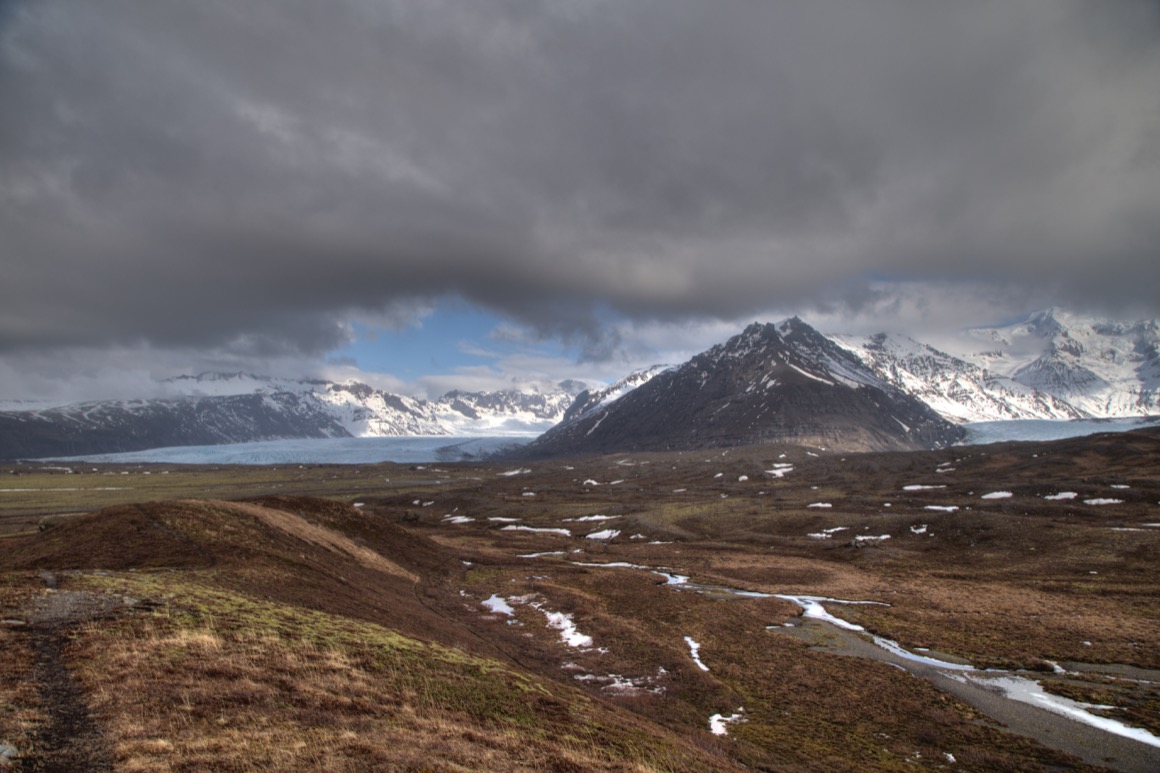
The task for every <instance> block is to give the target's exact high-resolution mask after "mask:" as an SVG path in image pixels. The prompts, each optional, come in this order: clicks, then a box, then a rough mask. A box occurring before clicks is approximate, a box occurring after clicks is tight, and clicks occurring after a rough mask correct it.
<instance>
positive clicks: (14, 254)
mask: <svg viewBox="0 0 1160 773" xmlns="http://www.w3.org/2000/svg"><path fill="white" fill-rule="evenodd" d="M1157 83H1160V12H1158V10H1157V6H1156V4H1155V3H1151V2H1143V0H1141V1H1139V2H1131V1H1128V0H1125V1H1124V2H1119V1H1118V0H1098V1H1097V0H1093V1H1092V2H1074V1H1070V0H1044V1H1043V2H1030V1H1029V2H1019V1H1014V0H998V1H996V2H985V1H983V0H973V2H970V3H927V2H913V1H910V0H898V1H897V2H894V1H889V0H849V1H847V2H838V1H835V0H813V1H812V2H809V3H798V2H769V3H750V2H715V3H706V2H700V1H698V2H681V1H680V0H663V1H662V0H656V2H645V1H644V0H641V1H638V2H632V3H625V2H602V1H601V0H562V1H561V2H551V3H542V4H541V3H536V2H530V0H490V1H484V0H476V1H475V2H469V3H468V2H451V1H450V0H447V1H446V2H439V1H437V0H397V1H396V2H386V1H384V2H374V1H373V0H361V1H360V0H334V1H333V2H328V3H318V2H312V1H308V0H298V1H297V2H295V1H280V2H273V1H270V2H248V3H237V2H234V1H233V0H218V1H216V2H215V1H214V0H199V2H195V3H193V2H187V1H186V0H101V1H99V2H97V1H94V0H83V1H82V0H76V1H75V2H73V1H70V0H38V1H37V2H15V3H8V4H7V5H4V6H0V235H2V241H0V260H2V262H3V267H4V281H3V282H2V283H0V348H7V349H13V348H26V347H52V346H99V345H103V344H107V343H113V342H115V343H119V344H125V345H137V344H148V345H155V346H163V347H164V346H174V347H197V346H205V347H225V348H230V347H233V348H234V349H237V350H247V347H248V348H250V349H252V350H253V351H261V352H272V353H279V352H282V353H285V352H292V351H301V352H315V353H317V352H323V351H326V350H328V349H331V348H333V347H335V346H336V345H338V344H340V343H341V342H342V341H343V340H345V337H346V336H347V335H348V327H347V325H346V321H347V320H349V319H351V317H352V315H364V316H365V317H366V318H374V317H375V315H385V316H384V318H387V317H390V316H391V315H392V314H393V313H394V312H392V308H395V304H396V303H397V302H410V301H413V300H414V299H430V298H435V297H438V296H439V295H442V294H447V293H457V294H460V295H463V296H465V297H467V298H469V299H471V300H473V301H475V302H478V303H482V304H485V305H488V306H490V307H492V308H494V309H498V310H502V311H505V312H507V313H509V314H511V315H512V316H514V317H516V318H518V319H521V320H523V321H525V322H528V323H531V324H533V325H535V326H537V327H539V328H540V329H542V330H544V331H547V332H551V333H554V334H561V335H567V334H576V333H577V331H580V332H581V333H583V332H584V331H586V330H587V331H588V332H589V333H592V330H593V329H594V326H595V322H594V321H593V320H594V315H593V314H592V313H591V310H592V309H593V308H598V307H609V308H612V309H614V310H616V311H618V312H621V313H624V314H626V315H629V316H637V317H642V318H678V317H682V316H692V317H698V316H700V317H705V316H710V317H711V316H718V317H726V318H732V317H736V316H738V315H741V314H744V313H746V312H748V311H750V310H754V311H756V310H760V309H765V308H770V307H772V306H776V305H782V306H785V305H792V304H810V303H819V304H820V303H829V304H833V303H842V302H846V303H850V304H852V305H855V306H857V305H858V304H859V303H868V302H870V299H871V298H872V297H876V296H875V294H876V293H880V292H881V289H880V288H881V287H882V282H883V281H889V280H893V279H902V280H930V281H935V282H943V283H946V282H950V283H952V286H953V283H954V282H955V281H959V280H962V281H967V282H971V283H973V284H972V286H973V287H974V286H977V283H979V282H984V283H985V282H993V283H996V285H1000V286H1005V287H1007V289H1008V291H1010V288H1011V287H1012V286H1028V287H1030V286H1038V287H1040V288H1044V287H1046V288H1049V289H1051V290H1052V291H1053V292H1055V293H1057V295H1056V296H1055V297H1056V298H1058V300H1060V301H1061V302H1069V301H1070V302H1077V301H1080V300H1083V301H1087V302H1090V303H1094V304H1096V305H1099V304H1101V303H1108V302H1110V301H1115V302H1132V301H1135V302H1140V303H1143V304H1146V305H1149V306H1150V308H1151V309H1153V310H1155V308H1156V304H1157V303H1158V301H1157V300H1156V299H1158V298H1160V271H1157V269H1156V266H1157V263H1158V257H1160V256H1158V255H1157V245H1158V244H1160V96H1158V95H1160V91H1158V90H1157V87H1156V84H1157ZM944 286H945V284H944ZM872 287H873V288H876V289H873V290H872V289H871V288H872ZM396 316H397V315H396ZM591 338H592V340H593V341H596V342H597V343H594V344H593V347H595V348H599V346H600V344H599V336H597V335H595V334H594V333H592V336H591Z"/></svg>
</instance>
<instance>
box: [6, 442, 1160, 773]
mask: <svg viewBox="0 0 1160 773" xmlns="http://www.w3.org/2000/svg"><path fill="white" fill-rule="evenodd" d="M0 472H2V473H3V476H2V479H0V535H2V536H0V619H2V621H3V623H2V625H0V648H2V650H3V652H4V657H3V658H2V659H0V744H3V746H2V747H0V755H2V756H0V767H4V766H7V767H10V768H13V769H15V770H29V771H40V770H65V769H89V770H118V771H120V770H125V771H137V770H172V771H184V770H207V769H213V770H223V771H225V770H229V771H250V770H269V769H282V770H326V771H348V770H349V771H354V770H368V769H376V770H431V771H456V770H479V769H485V770H555V771H581V770H618V771H619V770H623V771H646V770H664V771H686V770H692V771H695V770H705V771H710V770H743V769H757V770H778V771H780V770H791V771H792V770H803V771H813V770H817V771H822V770H826V771H831V770H851V771H853V770H883V771H895V770H897V771H904V770H907V771H909V770H977V771H1003V770H1007V771H1024V770H1027V771H1037V770H1042V771H1056V770H1101V769H1108V770H1123V771H1143V770H1155V769H1158V760H1160V748H1158V747H1157V745H1156V744H1155V743H1152V742H1150V741H1149V740H1148V739H1155V738H1156V737H1157V736H1160V574H1158V573H1157V567H1160V432H1157V431H1153V430H1142V431H1137V432H1129V433H1122V434H1109V435H1098V436H1092V437H1088V438H1080V439H1074V440H1066V441H1057V442H1052V443H1008V444H999V445H989V446H967V447H954V448H949V449H945V450H940V451H931V452H908V453H875V454H835V453H829V452H826V451H825V450H824V449H818V448H802V447H780V446H761V447H747V448H734V449H715V450H705V451H698V452H685V453H639V454H638V453H634V454H614V455H607V456H599V457H588V458H575V459H567V460H562V459H556V460H547V461H535V462H513V461H507V462H486V463H485V462H480V463H457V464H431V465H396V464H378V465H358V466H325V465H303V466H298V465H292V466H281V467H185V466H178V465H133V466H109V465H87V464H82V463H77V464H71V465H69V466H67V467H65V466H61V465H40V464H19V465H16V464H10V465H6V466H5V467H3V468H2V469H0ZM852 602H858V603H852ZM868 602H872V603H868ZM813 605H816V608H814V609H813V612H814V614H810V611H811V607H812V606H813ZM818 609H820V610H821V612H818ZM803 611H806V612H807V614H806V615H805V616H803ZM827 617H829V618H836V619H837V620H838V621H839V622H840V624H834V623H833V622H831V621H828V620H827ZM859 629H860V630H859ZM884 643H885V644H884ZM890 646H893V647H894V648H895V649H894V650H890V649H889V647H890ZM898 653H903V655H902V656H900V655H899V654H898ZM940 664H941V665H940ZM956 666H957V667H960V668H962V669H964V670H961V671H956V670H955V667H956ZM967 667H969V668H971V669H973V670H970V671H967V670H965V669H966V668H967ZM987 669H992V670H991V671H987ZM1002 679H1007V680H1008V682H1009V683H1013V682H1015V681H1019V683H1020V684H1027V683H1029V684H1038V689H1040V690H1041V691H1042V692H1043V694H1044V695H1046V696H1049V697H1048V698H1036V699H1032V700H1029V701H1024V702H1019V701H1017V700H1010V699H1008V698H1007V696H1006V694H1005V693H1004V692H1003V689H1001V687H999V686H997V685H1000V684H1003V683H1002V682H1001V681H994V680H1002ZM988 680H992V681H988ZM1057 698H1066V699H1069V700H1071V701H1073V702H1075V704H1077V705H1079V706H1080V707H1081V708H1080V709H1079V710H1081V711H1083V712H1084V713H1085V714H1087V715H1088V716H1091V717H1098V718H1102V719H1106V720H1111V723H1112V726H1114V727H1117V728H1127V730H1123V731H1120V732H1108V731H1106V730H1104V729H1101V728H1099V727H1097V726H1096V725H1094V724H1092V723H1091V722H1088V723H1081V722H1076V721H1074V720H1073V719H1069V718H1068V717H1067V716H1065V715H1064V714H1062V713H1060V712H1059V711H1043V710H1041V706H1042V705H1046V704H1047V703H1049V702H1051V701H1053V700H1056V699H1057ZM1037 704H1039V705H1037ZM1053 705H1055V704H1053ZM1069 705H1071V704H1069ZM1133 734H1134V735H1133Z"/></svg>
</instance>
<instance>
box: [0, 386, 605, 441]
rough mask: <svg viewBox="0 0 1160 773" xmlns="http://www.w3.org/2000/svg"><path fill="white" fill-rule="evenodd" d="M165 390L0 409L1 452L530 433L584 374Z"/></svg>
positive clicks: (557, 413) (550, 417) (558, 413)
mask: <svg viewBox="0 0 1160 773" xmlns="http://www.w3.org/2000/svg"><path fill="white" fill-rule="evenodd" d="M166 387H167V389H168V390H170V391H172V392H174V393H175V396H173V397H166V398H162V399H151V400H118V401H102V402H92V403H81V404H75V405H66V406H58V407H51V408H39V409H35V410H6V411H0V458H8V459H11V458H35V457H43V456H70V455H83V454H92V453H115V452H120V451H137V450H143V449H146V448H158V447H162V446H183V445H213V444H218V443H242V442H250V441H256V440H274V439H284V438H325V437H393V436H413V435H428V436H440V435H442V436H464V435H488V436H496V435H512V436H529V435H535V434H537V433H539V432H542V431H544V430H545V429H547V428H549V427H551V426H552V425H554V424H556V423H557V422H558V421H559V420H560V419H561V418H562V417H563V415H564V412H565V411H566V410H567V408H568V406H569V405H571V404H572V401H573V399H574V397H575V394H576V392H578V391H582V390H583V388H584V385H583V384H579V383H577V382H564V383H562V384H560V385H559V386H558V387H557V388H556V389H554V390H551V391H546V392H532V391H529V392H522V391H518V390H506V391H500V392H458V391H457V392H449V393H447V394H445V395H443V396H442V397H440V398H439V399H437V400H422V399H418V398H414V397H408V396H405V395H397V394H392V393H390V392H384V391H382V390H377V389H374V388H373V387H370V386H368V385H366V384H361V383H357V382H348V383H344V384H337V383H333V382H329V381H319V380H306V381H295V380H290V379H269V378H263V377H260V376H254V375H249V374H201V375H199V376H183V377H179V378H175V379H171V380H170V381H169V382H168V383H167V384H166Z"/></svg>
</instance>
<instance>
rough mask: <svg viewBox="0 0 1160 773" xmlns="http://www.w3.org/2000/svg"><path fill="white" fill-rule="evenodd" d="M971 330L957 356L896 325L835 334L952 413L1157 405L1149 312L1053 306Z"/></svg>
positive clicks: (989, 416)
mask: <svg viewBox="0 0 1160 773" xmlns="http://www.w3.org/2000/svg"><path fill="white" fill-rule="evenodd" d="M968 334H969V337H970V339H971V340H972V341H973V342H975V344H976V345H977V346H978V347H979V349H978V350H977V351H975V352H972V353H968V354H965V355H963V356H961V357H955V356H952V355H950V354H947V353H946V352H942V351H939V350H938V349H935V348H933V347H931V346H928V345H926V344H922V343H919V342H917V341H914V340H913V339H910V338H907V337H905V336H900V335H887V334H885V333H880V334H878V335H874V336H870V337H869V338H856V337H852V336H831V338H832V339H833V340H834V341H836V342H837V343H838V344H840V345H841V346H842V347H844V348H845V349H846V350H847V351H849V352H851V353H852V354H854V355H856V356H857V357H859V358H860V359H861V360H863V361H864V362H865V363H866V364H867V365H869V366H870V367H871V368H872V369H873V370H874V372H875V373H876V374H877V375H878V376H879V377H881V378H883V379H885V380H886V381H888V382H890V383H891V384H893V385H895V386H897V387H898V388H900V389H903V390H905V391H907V392H909V393H910V394H913V395H914V396H916V397H918V398H919V399H920V400H922V401H923V402H925V403H926V404H927V405H929V406H930V407H932V408H934V409H935V410H936V411H938V412H939V413H940V414H942V415H943V416H944V417H946V418H947V419H950V420H951V421H955V422H974V421H1002V420H1007V419H1080V418H1118V417H1128V416H1140V415H1145V414H1150V413H1157V412H1158V411H1160V356H1158V354H1157V346H1158V344H1160V333H1158V326H1157V323H1156V322H1155V321H1154V320H1149V321H1144V322H1137V323H1133V324H1121V323H1114V322H1109V321H1107V320H1101V319H1096V318H1091V317H1082V316H1079V315H1075V314H1069V313H1066V312H1062V311H1059V310H1057V309H1050V310H1047V311H1041V312H1037V313H1035V314H1032V315H1031V316H1029V317H1028V318H1026V319H1025V320H1022V321H1019V322H1016V323H1014V324H1011V325H1007V326H1004V327H993V328H975V329H973V330H970V331H969V333H968Z"/></svg>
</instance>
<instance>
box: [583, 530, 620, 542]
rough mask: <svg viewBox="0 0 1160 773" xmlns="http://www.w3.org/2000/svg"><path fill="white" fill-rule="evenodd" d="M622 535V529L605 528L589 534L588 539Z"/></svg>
mask: <svg viewBox="0 0 1160 773" xmlns="http://www.w3.org/2000/svg"><path fill="white" fill-rule="evenodd" d="M619 536H620V529H604V530H603V531H594V532H592V533H591V534H589V535H587V537H586V539H605V540H608V539H616V538H617V537H619Z"/></svg>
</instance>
